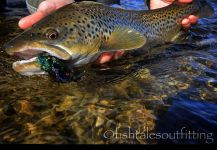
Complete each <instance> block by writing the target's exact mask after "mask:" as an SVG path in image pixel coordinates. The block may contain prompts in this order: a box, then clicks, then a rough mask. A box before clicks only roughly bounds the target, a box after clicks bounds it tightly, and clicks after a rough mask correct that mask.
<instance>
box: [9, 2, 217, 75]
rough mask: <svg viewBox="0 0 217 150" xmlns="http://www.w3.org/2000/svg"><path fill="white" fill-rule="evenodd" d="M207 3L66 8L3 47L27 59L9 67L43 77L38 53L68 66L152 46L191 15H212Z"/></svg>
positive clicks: (85, 4) (169, 37) (171, 36)
mask: <svg viewBox="0 0 217 150" xmlns="http://www.w3.org/2000/svg"><path fill="white" fill-rule="evenodd" d="M213 12H214V10H213V8H212V7H211V6H210V5H209V4H208V3H207V2H206V0H194V1H193V2H192V3H190V4H181V3H178V2H177V1H176V2H174V3H173V4H171V5H169V6H167V7H164V8H161V9H156V10H149V11H132V10H124V9H120V8H112V7H109V6H106V5H103V4H101V3H96V2H90V1H85V2H79V3H72V4H69V5H66V6H65V7H62V8H60V9H59V10H57V11H55V12H53V13H52V14H50V15H48V16H47V17H45V18H44V19H42V20H41V21H40V22H38V23H36V24H35V25H34V26H32V27H31V28H29V29H27V30H26V31H24V32H23V33H22V34H20V35H19V36H17V37H15V38H14V39H13V40H11V41H10V42H9V43H7V44H6V46H5V49H6V52H7V53H8V54H9V55H17V56H20V57H22V58H24V59H26V60H22V61H18V62H15V63H13V69H14V70H15V71H16V72H19V73H20V74H23V75H34V74H44V73H45V72H44V71H42V70H41V66H40V65H39V64H38V63H37V61H36V59H37V56H38V55H39V54H42V53H46V54H47V55H50V56H54V57H57V58H58V59H61V60H70V61H71V64H72V67H77V66H81V65H84V64H88V63H90V62H93V61H94V60H96V59H97V57H98V56H99V55H100V54H101V53H103V52H108V51H117V50H123V51H127V50H134V49H138V48H146V49H148V48H152V47H154V46H156V45H161V44H164V43H167V42H172V41H174V40H175V39H176V38H177V35H179V33H180V31H181V30H182V27H181V25H180V21H181V20H182V19H183V18H184V17H186V16H188V15H190V14H194V15H197V16H198V17H200V18H203V17H209V16H211V15H212V14H213Z"/></svg>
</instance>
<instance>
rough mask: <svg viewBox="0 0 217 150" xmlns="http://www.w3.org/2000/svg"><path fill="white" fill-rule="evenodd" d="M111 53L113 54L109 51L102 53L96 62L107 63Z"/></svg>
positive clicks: (111, 55)
mask: <svg viewBox="0 0 217 150" xmlns="http://www.w3.org/2000/svg"><path fill="white" fill-rule="evenodd" d="M113 55H114V54H113V53H109V52H105V53H102V54H101V56H100V57H99V58H98V60H97V62H96V63H98V64H104V63H107V62H109V61H110V60H111V59H112V57H113Z"/></svg>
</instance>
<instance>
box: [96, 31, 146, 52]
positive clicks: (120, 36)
mask: <svg viewBox="0 0 217 150" xmlns="http://www.w3.org/2000/svg"><path fill="white" fill-rule="evenodd" d="M146 41H147V38H146V37H145V36H144V35H142V34H141V33H140V32H138V31H136V30H134V29H131V28H128V27H118V28H116V29H115V30H114V31H113V32H112V33H111V36H110V38H109V40H107V41H104V42H103V44H102V45H101V47H100V51H117V50H132V49H138V48H141V47H142V46H144V45H145V43H146Z"/></svg>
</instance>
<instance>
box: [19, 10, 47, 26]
mask: <svg viewBox="0 0 217 150" xmlns="http://www.w3.org/2000/svg"><path fill="white" fill-rule="evenodd" d="M43 17H45V14H44V13H42V12H36V13H34V14H32V15H29V16H27V17H24V18H22V19H21V20H20V21H19V23H18V26H19V27H20V28H21V29H27V28H29V27H31V26H32V25H33V24H35V23H36V22H38V21H39V20H41V19H42V18H43Z"/></svg>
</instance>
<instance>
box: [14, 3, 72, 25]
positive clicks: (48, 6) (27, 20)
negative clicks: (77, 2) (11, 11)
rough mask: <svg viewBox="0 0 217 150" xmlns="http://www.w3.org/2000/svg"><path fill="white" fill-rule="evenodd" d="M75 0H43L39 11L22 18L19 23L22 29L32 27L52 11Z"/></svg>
mask: <svg viewBox="0 0 217 150" xmlns="http://www.w3.org/2000/svg"><path fill="white" fill-rule="evenodd" d="M72 2H74V0H46V1H43V2H42V3H41V4H40V5H39V7H38V10H37V12H35V13H34V14H32V15H29V16H27V17H24V18H22V19H21V20H20V21H19V23H18V25H19V27H20V28H21V29H27V28H29V27H31V26H32V25H33V24H35V23H37V22H38V21H40V20H41V19H42V18H44V17H45V16H47V15H48V14H50V13H51V12H53V11H55V10H57V9H59V8H60V7H63V6H65V5H67V4H70V3H72Z"/></svg>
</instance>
